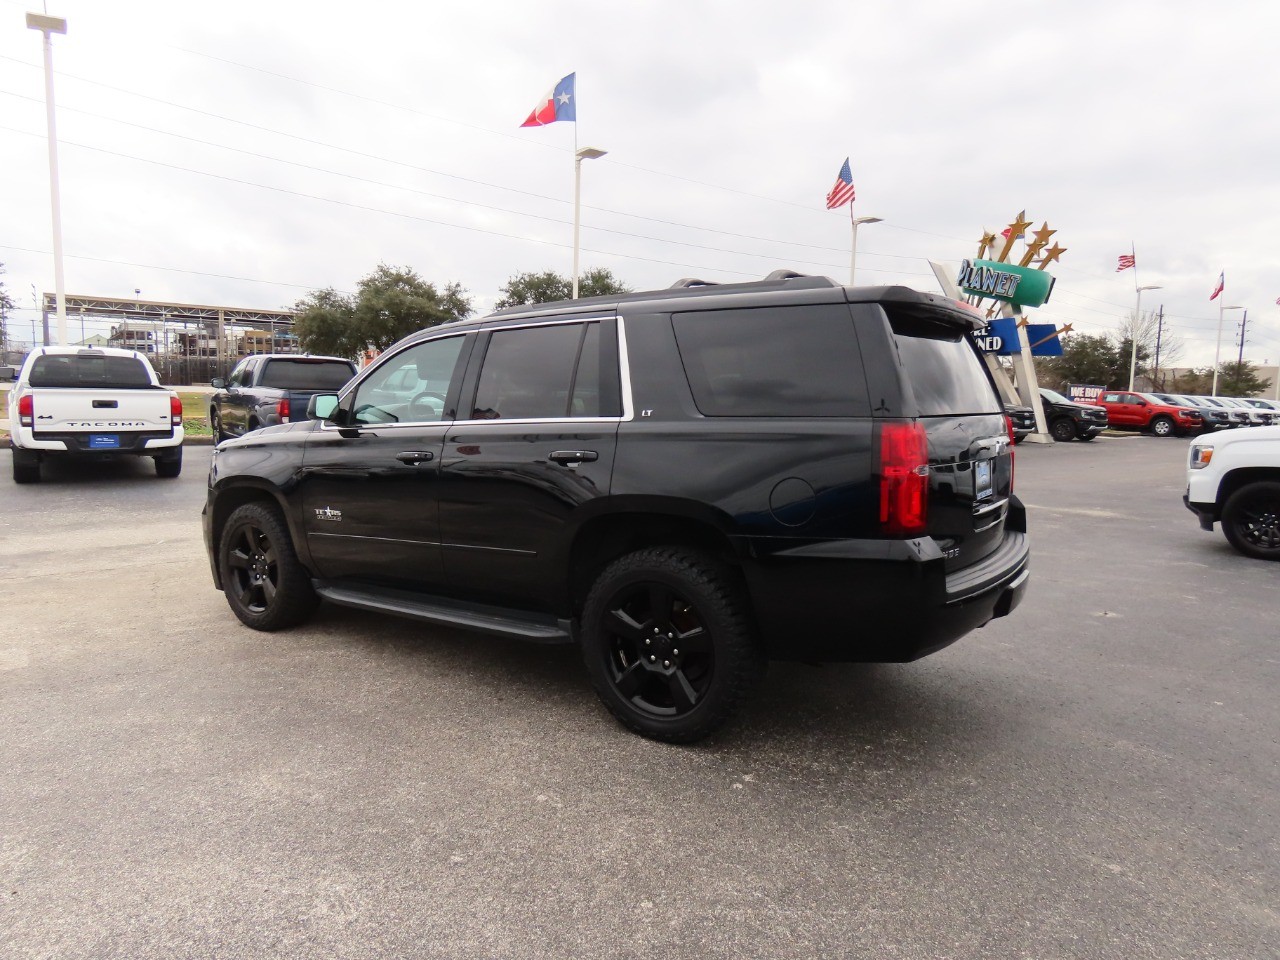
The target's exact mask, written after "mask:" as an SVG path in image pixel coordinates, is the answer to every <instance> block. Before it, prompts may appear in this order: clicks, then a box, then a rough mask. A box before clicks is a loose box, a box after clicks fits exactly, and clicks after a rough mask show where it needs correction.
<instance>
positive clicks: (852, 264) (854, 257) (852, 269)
mask: <svg viewBox="0 0 1280 960" xmlns="http://www.w3.org/2000/svg"><path fill="white" fill-rule="evenodd" d="M849 212H850V213H852V212H853V204H850V205H849ZM849 222H850V223H852V224H853V246H852V248H851V249H850V251H849V286H851V287H852V286H853V285H854V278H855V276H856V275H857V269H858V226H859V224H863V223H881V222H883V221H882V218H880V217H858V218H856V219H854V218H853V217H850V220H849Z"/></svg>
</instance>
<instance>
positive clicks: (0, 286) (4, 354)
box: [0, 263, 14, 362]
mask: <svg viewBox="0 0 1280 960" xmlns="http://www.w3.org/2000/svg"><path fill="white" fill-rule="evenodd" d="M3 273H4V264H3V263H0V274H3ZM13 306H14V304H13V298H12V297H11V296H9V291H7V290H5V288H4V281H0V362H3V361H5V360H6V359H8V352H9V311H10V310H12V309H13Z"/></svg>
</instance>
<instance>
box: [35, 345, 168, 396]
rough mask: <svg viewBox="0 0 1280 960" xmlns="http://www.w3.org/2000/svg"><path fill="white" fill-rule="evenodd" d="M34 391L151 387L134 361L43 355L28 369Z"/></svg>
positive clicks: (86, 355) (143, 367) (143, 369)
mask: <svg viewBox="0 0 1280 960" xmlns="http://www.w3.org/2000/svg"><path fill="white" fill-rule="evenodd" d="M31 386H33V387H103V388H106V389H112V390H137V389H149V388H150V387H151V376H150V374H149V372H148V370H147V367H146V364H144V363H143V362H142V361H141V360H139V359H138V358H137V357H107V356H103V355H102V354H90V353H77V354H53V355H50V354H46V355H44V356H42V357H36V362H35V363H34V364H32V366H31Z"/></svg>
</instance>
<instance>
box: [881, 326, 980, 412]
mask: <svg viewBox="0 0 1280 960" xmlns="http://www.w3.org/2000/svg"><path fill="white" fill-rule="evenodd" d="M886 312H887V313H888V314H889V326H890V328H891V329H892V330H893V340H894V343H895V344H896V345H897V348H898V359H899V360H900V361H901V363H902V369H903V370H904V371H905V373H906V379H907V383H908V384H910V386H911V392H912V393H913V394H914V395H915V399H916V406H917V408H918V410H919V415H920V416H922V417H941V416H956V415H960V414H972V413H1001V412H1002V409H1003V408H1002V407H1001V405H1000V399H999V397H998V396H997V395H996V391H995V387H994V386H992V383H991V379H990V377H988V375H987V371H986V369H985V368H984V367H983V365H982V359H981V358H980V357H979V356H978V350H977V347H975V346H974V344H973V342H972V341H971V340H970V339H969V337H967V336H966V335H965V332H964V330H962V329H961V328H960V327H957V326H955V325H954V324H949V323H939V322H935V321H932V320H929V319H927V318H924V317H920V316H907V315H904V314H901V313H895V312H894V310H893V309H892V308H889V309H887V310H886Z"/></svg>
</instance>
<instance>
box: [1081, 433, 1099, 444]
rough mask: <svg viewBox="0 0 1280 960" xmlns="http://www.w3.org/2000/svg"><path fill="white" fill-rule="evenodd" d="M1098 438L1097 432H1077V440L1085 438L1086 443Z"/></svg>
mask: <svg viewBox="0 0 1280 960" xmlns="http://www.w3.org/2000/svg"><path fill="white" fill-rule="evenodd" d="M1097 438H1098V435H1097V434H1096V433H1077V434H1076V439H1077V440H1084V441H1085V442H1086V443H1087V442H1088V441H1090V440H1096V439H1097Z"/></svg>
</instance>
